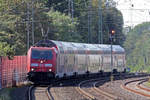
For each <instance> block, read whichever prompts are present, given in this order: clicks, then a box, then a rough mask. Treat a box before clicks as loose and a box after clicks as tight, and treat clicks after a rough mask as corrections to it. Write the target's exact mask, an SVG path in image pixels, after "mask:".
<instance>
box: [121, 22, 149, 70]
mask: <svg viewBox="0 0 150 100" xmlns="http://www.w3.org/2000/svg"><path fill="white" fill-rule="evenodd" d="M124 47H125V49H126V54H127V66H129V67H130V68H131V70H132V71H134V72H140V71H144V72H150V62H149V60H150V23H143V24H140V25H137V26H136V27H135V28H134V29H132V30H131V31H130V32H129V33H128V35H127V38H126V41H125V43H124Z"/></svg>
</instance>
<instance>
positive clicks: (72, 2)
mask: <svg viewBox="0 0 150 100" xmlns="http://www.w3.org/2000/svg"><path fill="white" fill-rule="evenodd" d="M73 4H74V1H73V0H72V1H71V18H72V23H74V20H73V18H74V6H73Z"/></svg>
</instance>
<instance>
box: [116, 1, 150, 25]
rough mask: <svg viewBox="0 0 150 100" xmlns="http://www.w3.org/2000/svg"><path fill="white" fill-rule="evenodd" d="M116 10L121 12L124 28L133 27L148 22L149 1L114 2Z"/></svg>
mask: <svg viewBox="0 0 150 100" xmlns="http://www.w3.org/2000/svg"><path fill="white" fill-rule="evenodd" d="M115 1H116V2H117V8H118V9H119V10H120V11H121V12H122V14H123V18H124V27H127V26H131V27H134V26H135V25H137V24H140V23H142V22H147V21H150V0H115Z"/></svg>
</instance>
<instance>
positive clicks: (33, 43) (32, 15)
mask: <svg viewBox="0 0 150 100" xmlns="http://www.w3.org/2000/svg"><path fill="white" fill-rule="evenodd" d="M32 45H34V0H32Z"/></svg>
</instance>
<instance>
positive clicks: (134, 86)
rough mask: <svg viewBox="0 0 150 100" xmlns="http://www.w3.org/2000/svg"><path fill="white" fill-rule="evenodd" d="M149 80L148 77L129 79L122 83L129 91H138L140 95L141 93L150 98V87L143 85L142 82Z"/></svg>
mask: <svg viewBox="0 0 150 100" xmlns="http://www.w3.org/2000/svg"><path fill="white" fill-rule="evenodd" d="M147 80H148V78H144V79H138V80H133V81H129V82H126V83H125V84H123V85H121V87H122V88H123V89H125V90H127V91H130V92H133V93H136V94H138V95H141V96H144V97H147V98H148V99H150V89H148V88H145V87H143V86H142V83H143V82H146V81H147Z"/></svg>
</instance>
